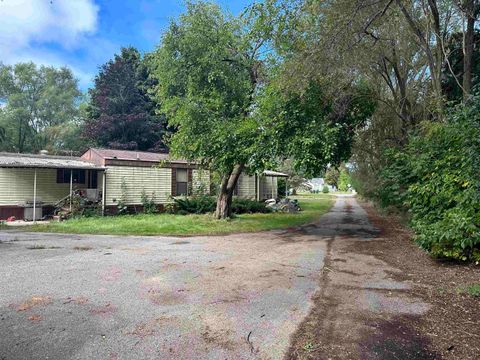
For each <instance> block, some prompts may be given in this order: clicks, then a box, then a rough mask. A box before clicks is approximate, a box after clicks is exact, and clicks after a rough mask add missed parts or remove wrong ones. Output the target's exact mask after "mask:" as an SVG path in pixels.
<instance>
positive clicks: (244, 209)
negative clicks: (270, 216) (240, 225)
mask: <svg viewBox="0 0 480 360" xmlns="http://www.w3.org/2000/svg"><path fill="white" fill-rule="evenodd" d="M232 212H233V213H234V214H251V213H268V212H270V209H269V208H267V207H266V204H265V203H263V202H258V201H255V200H250V199H244V198H234V199H233V201H232Z"/></svg>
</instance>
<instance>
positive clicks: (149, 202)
mask: <svg viewBox="0 0 480 360" xmlns="http://www.w3.org/2000/svg"><path fill="white" fill-rule="evenodd" d="M140 196H141V200H142V205H143V212H144V213H145V214H154V213H156V212H157V205H156V204H155V192H153V193H152V196H151V197H148V195H147V193H146V192H145V189H143V190H142V194H141V195H140Z"/></svg>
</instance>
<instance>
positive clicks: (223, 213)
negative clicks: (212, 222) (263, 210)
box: [215, 164, 244, 219]
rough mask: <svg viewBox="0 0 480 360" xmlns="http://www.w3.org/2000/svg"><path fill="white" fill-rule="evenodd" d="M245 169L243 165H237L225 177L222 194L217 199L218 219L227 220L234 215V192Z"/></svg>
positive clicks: (221, 189)
mask: <svg viewBox="0 0 480 360" xmlns="http://www.w3.org/2000/svg"><path fill="white" fill-rule="evenodd" d="M243 168H244V165H243V164H239V165H235V167H234V168H233V170H232V171H231V172H230V173H228V174H226V175H225V176H224V177H223V179H222V185H221V187H220V193H219V194H218V198H217V210H216V211H215V217H216V218H217V219H226V218H229V217H230V216H231V215H232V199H233V191H234V190H235V186H237V182H238V178H239V177H240V175H241V173H242V171H243Z"/></svg>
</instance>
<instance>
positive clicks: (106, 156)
mask: <svg viewBox="0 0 480 360" xmlns="http://www.w3.org/2000/svg"><path fill="white" fill-rule="evenodd" d="M81 158H82V159H84V160H87V161H91V162H93V163H95V164H97V165H107V164H112V163H115V162H139V163H142V162H143V163H159V162H162V161H164V162H167V163H175V164H195V162H192V161H187V160H184V159H172V158H170V155H169V154H167V153H155V152H146V151H135V150H113V149H99V148H90V149H88V150H87V151H86V152H85V153H84V154H83V155H82V156H81ZM131 165H134V164H133V163H131Z"/></svg>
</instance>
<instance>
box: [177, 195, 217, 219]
mask: <svg viewBox="0 0 480 360" xmlns="http://www.w3.org/2000/svg"><path fill="white" fill-rule="evenodd" d="M173 201H174V208H175V213H177V214H183V215H185V214H205V213H209V212H213V211H215V208H216V201H215V198H214V197H212V196H207V195H199V196H193V197H177V198H174V199H173Z"/></svg>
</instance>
